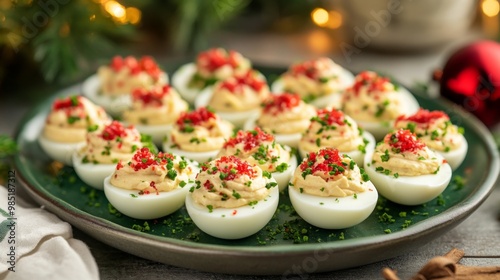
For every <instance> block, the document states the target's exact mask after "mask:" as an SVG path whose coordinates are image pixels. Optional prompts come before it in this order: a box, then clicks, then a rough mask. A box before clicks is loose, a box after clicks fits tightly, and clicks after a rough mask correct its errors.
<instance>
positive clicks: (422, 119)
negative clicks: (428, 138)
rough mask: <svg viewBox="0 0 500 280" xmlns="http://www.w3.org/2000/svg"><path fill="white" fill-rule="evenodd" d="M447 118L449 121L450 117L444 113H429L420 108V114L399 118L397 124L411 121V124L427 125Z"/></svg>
mask: <svg viewBox="0 0 500 280" xmlns="http://www.w3.org/2000/svg"><path fill="white" fill-rule="evenodd" d="M441 118H445V119H446V120H449V119H450V117H449V116H448V115H447V114H446V113H445V112H443V111H437V110H436V111H429V110H425V109H422V108H420V110H418V112H416V113H415V114H414V115H411V116H408V117H407V116H405V115H402V116H399V117H398V118H397V120H396V123H397V122H399V121H411V122H416V123H419V124H426V123H432V122H434V121H436V120H438V119H441Z"/></svg>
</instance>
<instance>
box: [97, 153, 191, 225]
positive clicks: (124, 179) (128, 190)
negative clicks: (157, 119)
mask: <svg viewBox="0 0 500 280" xmlns="http://www.w3.org/2000/svg"><path fill="white" fill-rule="evenodd" d="M115 166H116V167H115V170H114V172H112V173H113V174H111V175H110V176H108V177H106V178H105V180H104V194H105V195H106V198H107V199H108V200H109V202H110V203H111V205H113V206H114V207H115V208H116V209H117V210H118V211H120V212H121V213H123V214H125V215H127V216H129V217H132V218H135V219H143V220H149V219H157V218H160V217H163V216H166V215H169V214H171V213H173V212H175V211H177V210H178V209H179V208H181V207H182V206H183V205H184V201H185V200H186V195H187V193H188V192H189V189H190V188H191V187H193V186H194V180H195V177H196V174H198V172H199V167H198V164H197V163H195V162H192V161H190V160H186V159H184V158H182V157H180V156H177V155H173V154H170V153H163V152H159V153H158V154H154V153H152V152H151V151H150V150H149V149H148V148H141V149H139V150H137V151H136V152H135V154H134V155H133V157H132V159H131V160H130V161H128V162H126V161H120V162H118V164H116V165H115Z"/></svg>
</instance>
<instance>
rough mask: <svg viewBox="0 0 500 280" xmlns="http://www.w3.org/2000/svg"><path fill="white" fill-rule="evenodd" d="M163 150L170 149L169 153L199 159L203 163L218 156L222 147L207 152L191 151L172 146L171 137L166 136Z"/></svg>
mask: <svg viewBox="0 0 500 280" xmlns="http://www.w3.org/2000/svg"><path fill="white" fill-rule="evenodd" d="M163 150H164V151H168V152H169V153H172V154H176V155H179V156H183V157H185V158H188V159H191V160H194V161H197V162H199V163H203V162H206V161H209V160H212V159H214V158H216V157H217V154H218V153H219V151H220V149H218V150H213V151H206V152H191V151H185V150H181V149H179V148H178V147H175V146H172V142H171V141H170V137H166V138H165V140H164V142H163Z"/></svg>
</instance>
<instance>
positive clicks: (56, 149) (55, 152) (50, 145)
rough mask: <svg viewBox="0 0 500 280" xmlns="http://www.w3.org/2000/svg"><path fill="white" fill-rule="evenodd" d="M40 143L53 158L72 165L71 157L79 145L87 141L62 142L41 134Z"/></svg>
mask: <svg viewBox="0 0 500 280" xmlns="http://www.w3.org/2000/svg"><path fill="white" fill-rule="evenodd" d="M38 143H39V144H40V147H42V149H43V150H44V152H45V153H46V154H47V155H48V156H49V157H50V158H52V159H53V160H56V161H60V162H62V163H64V164H66V165H69V166H72V165H73V161H72V159H71V157H72V156H73V154H74V153H75V152H76V151H77V150H78V148H79V147H81V146H82V145H84V144H85V141H82V142H76V143H61V142H55V141H52V140H49V139H47V138H45V137H44V136H43V135H40V137H39V138H38Z"/></svg>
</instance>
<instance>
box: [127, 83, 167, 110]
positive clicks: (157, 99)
mask: <svg viewBox="0 0 500 280" xmlns="http://www.w3.org/2000/svg"><path fill="white" fill-rule="evenodd" d="M169 93H170V86H169V85H164V86H161V87H155V88H152V89H149V90H147V89H144V88H138V89H134V91H133V92H132V99H133V100H134V101H141V102H142V103H143V104H145V105H152V106H161V105H162V104H163V102H162V99H163V98H164V97H165V96H166V95H168V94H169Z"/></svg>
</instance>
